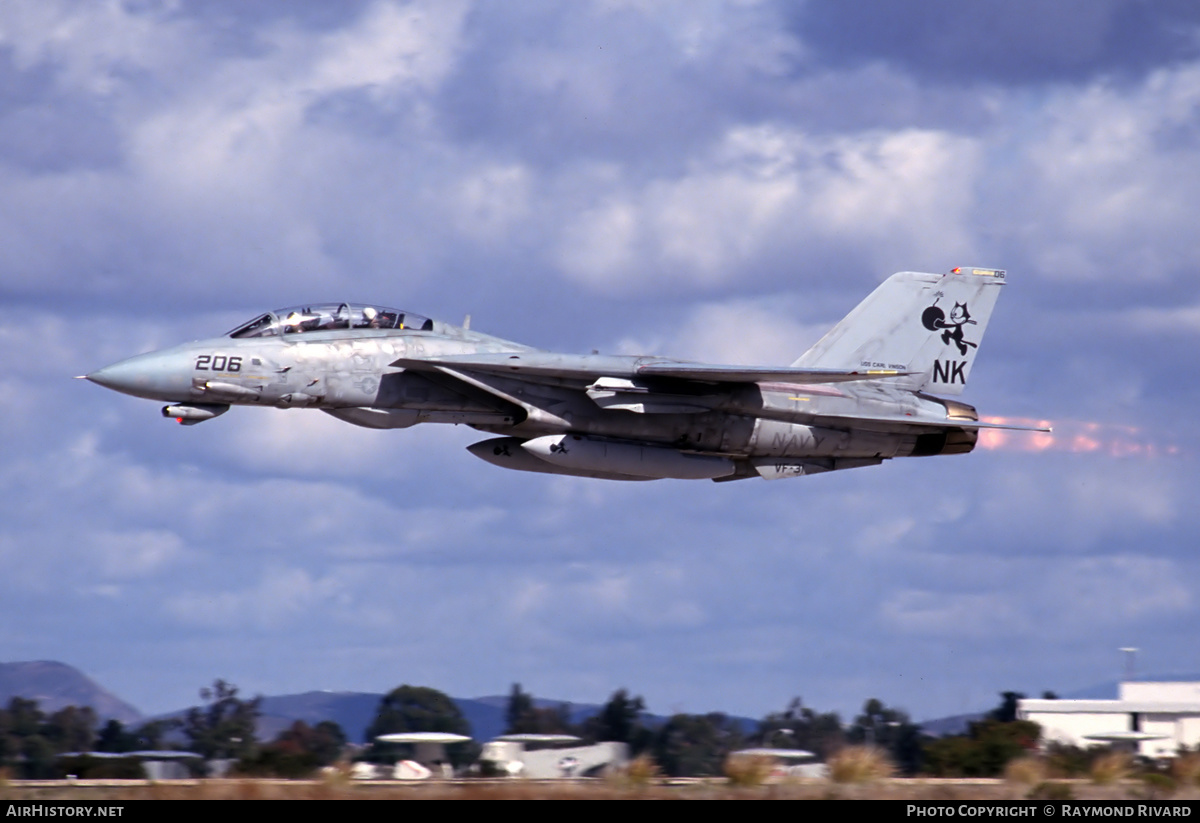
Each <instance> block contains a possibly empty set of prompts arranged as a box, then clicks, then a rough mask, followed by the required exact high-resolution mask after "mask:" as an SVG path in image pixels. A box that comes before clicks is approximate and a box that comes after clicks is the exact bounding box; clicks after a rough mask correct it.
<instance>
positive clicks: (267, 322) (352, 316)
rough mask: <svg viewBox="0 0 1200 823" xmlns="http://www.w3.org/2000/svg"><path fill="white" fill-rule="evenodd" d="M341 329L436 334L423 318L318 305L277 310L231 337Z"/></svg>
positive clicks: (357, 306)
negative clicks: (432, 332) (414, 331)
mask: <svg viewBox="0 0 1200 823" xmlns="http://www.w3.org/2000/svg"><path fill="white" fill-rule="evenodd" d="M339 329H414V330H417V331H432V330H433V321H432V320H430V319H429V318H428V317H422V316H421V315H419V314H412V313H411V312H403V311H400V310H399V309H389V308H387V307H386V306H369V305H366V304H363V303H315V304H312V305H308V306H290V307H288V308H286V309H276V310H275V311H272V312H267V313H266V314H264V315H262V316H260V317H256V318H254V319H253V320H251V321H250V322H248V323H243V324H242V325H240V326H238V327H237V328H236V329H234V330H233V331H231V332H229V335H228V336H229V337H238V338H242V337H276V336H282V335H287V334H300V333H303V332H313V331H337V330H339Z"/></svg>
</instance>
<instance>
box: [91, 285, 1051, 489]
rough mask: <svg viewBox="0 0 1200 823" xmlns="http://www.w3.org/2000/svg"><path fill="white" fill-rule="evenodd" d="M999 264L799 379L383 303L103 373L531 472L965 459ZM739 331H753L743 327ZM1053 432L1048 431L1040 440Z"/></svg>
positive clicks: (911, 296) (902, 296)
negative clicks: (404, 431) (443, 318)
mask: <svg viewBox="0 0 1200 823" xmlns="http://www.w3.org/2000/svg"><path fill="white" fill-rule="evenodd" d="M1004 282H1005V276H1004V272H1003V271H1001V270H998V269H983V268H969V267H963V268H956V269H954V270H952V271H951V272H950V273H948V274H944V275H941V274H923V273H918V272H901V273H899V274H894V275H892V276H891V277H890V278H888V279H887V280H886V281H884V283H883V284H881V285H880V286H879V287H878V288H877V289H876V290H875V291H874V292H872V293H871V294H870V295H869V296H868V297H867V298H866V299H865V300H864V301H863V302H862V303H861V304H859V306H858V307H857V308H856V309H854V311H852V312H851V313H850V314H849V315H848V316H847V317H846V318H845V319H844V320H842V321H841V322H840V323H838V324H837V325H836V326H835V327H834V328H833V329H832V330H831V331H830V332H829V333H828V334H826V335H825V336H824V337H823V338H822V339H821V340H820V341H819V342H818V343H817V344H816V345H815V346H813V347H812V348H811V349H809V350H808V351H807V352H805V353H804V355H803V356H801V357H800V359H799V360H797V361H796V362H795V363H793V364H792V365H791V366H788V367H779V368H772V367H755V366H721V365H710V364H704V363H690V362H685V361H680V360H672V359H668V358H665V357H637V356H617V355H598V354H593V355H573V354H556V353H553V352H547V351H541V350H539V349H535V348H531V347H529V346H524V345H521V344H519V343H513V342H510V341H508V340H502V339H500V338H498V337H492V336H490V335H486V334H481V333H480V332H477V331H474V330H472V329H470V328H468V326H469V323H466V324H464V325H463V326H453V325H449V324H447V323H442V322H440V321H437V320H431V319H429V318H427V317H421V316H419V315H415V314H412V313H409V312H405V311H400V310H397V309H391V308H386V307H384V306H377V305H364V304H358V303H329V304H319V305H318V304H314V305H308V306H297V307H293V308H286V309H280V310H278V311H273V312H268V313H266V314H263V315H261V316H259V317H256V318H254V319H253V320H251V321H249V322H248V323H245V324H243V325H241V326H238V327H237V328H236V329H234V330H233V331H231V332H229V333H228V334H226V335H225V336H223V337H217V338H213V339H211V340H201V341H198V342H195V343H187V344H185V345H182V346H177V347H175V348H172V349H167V350H164V351H159V352H153V353H151V354H142V355H138V356H137V357H131V358H129V359H128V360H123V361H121V362H119V363H115V364H113V365H111V366H107V367H105V368H103V369H100V370H99V371H96V372H93V373H91V374H89V375H86V377H87V379H88V380H91V381H92V382H94V383H98V384H100V385H101V386H106V387H108V388H110V389H115V390H116V391H120V392H124V393H126V394H131V395H134V396H135V397H145V398H148V399H151V400H163V401H167V402H168V403H169V405H167V406H166V407H165V408H163V410H162V413H163V416H165V417H168V418H174V419H175V420H178V421H179V422H180V423H182V424H184V425H194V424H196V423H200V422H203V421H205V420H209V419H211V418H214V417H216V416H218V415H220V414H224V413H225V412H226V411H227V410H228V409H229V407H230V406H231V405H240V406H275V407H277V408H315V409H320V410H321V411H323V412H325V413H326V414H329V415H332V416H333V417H336V418H338V419H339V420H344V421H346V422H347V423H353V424H355V425H357V426H365V427H367V428H372V429H400V428H406V427H408V426H412V425H415V424H417V423H463V424H466V425H468V426H471V427H473V428H475V429H478V430H480V431H484V432H490V433H492V434H497V435H502V436H500V437H495V438H491V439H488V440H483V441H481V442H479V443H475V444H474V445H472V446H469V447H468V448H469V450H470V452H471V453H472V454H474V455H476V456H478V457H481V458H483V459H484V460H486V461H487V462H489V463H493V464H495V465H497V466H502V467H504V468H508V469H517V470H519V471H534V472H548V473H551V474H567V475H576V476H582V477H597V478H603V479H608V480H656V479H661V478H681V479H696V478H711V479H712V480H717V481H724V480H737V479H740V478H744V477H765V478H768V479H776V478H783V477H797V476H800V475H808V474H816V473H819V472H827V471H836V470H838V469H850V468H857V467H860V466H872V465H876V464H878V463H882V462H883V461H884V460H887V459H889V458H892V457H918V456H926V455H937V454H963V453H966V452H969V451H971V449H972V448H974V446H975V442H976V440H977V438H978V436H979V430H980V429H982V428H1016V429H1020V428H1026V427H1022V426H1005V425H997V424H991V423H985V422H981V421H980V420H979V416H978V415H977V414H976V411H975V409H974V408H973V407H972V406H968V405H966V404H965V403H960V402H958V401H955V400H947V399H942V398H938V397H934V396H933V393H937V394H942V395H958V394H960V393H961V392H962V390H963V388H964V387H965V386H966V384H967V378H968V377H969V376H970V374H971V365H972V363H974V361H975V355H976V354H977V353H978V351H979V344H980V341H981V340H982V338H983V333H984V330H985V329H986V328H987V322H988V318H989V317H990V316H991V313H992V308H993V307H994V306H995V304H996V298H997V297H998V296H999V293H1000V288H1001V287H1002V286H1003V285H1004ZM730 320H731V324H730V326H729V328H727V329H724V330H722V331H723V333H729V334H736V333H737V318H730ZM1036 430H1038V431H1048V429H1036Z"/></svg>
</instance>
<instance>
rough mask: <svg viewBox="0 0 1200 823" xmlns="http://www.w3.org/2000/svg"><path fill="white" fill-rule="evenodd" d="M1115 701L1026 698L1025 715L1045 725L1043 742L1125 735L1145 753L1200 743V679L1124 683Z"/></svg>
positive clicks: (1164, 753) (1020, 711)
mask: <svg viewBox="0 0 1200 823" xmlns="http://www.w3.org/2000/svg"><path fill="white" fill-rule="evenodd" d="M1118 694H1119V697H1118V699H1116V700H1022V701H1020V703H1019V704H1018V706H1017V716H1018V717H1019V718H1020V719H1021V720H1032V721H1033V722H1034V723H1037V724H1038V725H1040V726H1041V727H1042V745H1046V744H1048V743H1064V744H1067V745H1071V746H1080V747H1083V748H1087V747H1088V746H1095V745H1098V744H1103V742H1104V741H1110V742H1113V741H1120V740H1122V739H1123V740H1125V741H1127V742H1128V743H1129V744H1130V745H1132V746H1133V747H1135V750H1136V751H1137V753H1138V754H1141V755H1144V756H1146V757H1173V756H1174V755H1175V753H1176V752H1177V751H1178V750H1179V747H1180V746H1188V747H1192V748H1194V747H1196V746H1197V745H1200V682H1192V683H1154V682H1130V683H1122V684H1120V690H1119V692H1118Z"/></svg>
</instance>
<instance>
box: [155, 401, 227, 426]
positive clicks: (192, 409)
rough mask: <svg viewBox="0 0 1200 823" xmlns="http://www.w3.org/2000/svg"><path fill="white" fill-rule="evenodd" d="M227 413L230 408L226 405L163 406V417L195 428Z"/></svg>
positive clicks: (187, 404) (181, 404)
mask: <svg viewBox="0 0 1200 823" xmlns="http://www.w3.org/2000/svg"><path fill="white" fill-rule="evenodd" d="M227 411H229V406H227V405H225V404H224V403H175V404H174V405H171V406H163V410H162V415H163V417H170V418H173V419H175V420H178V421H179V422H180V423H182V424H183V425H185V426H194V425H196V424H197V423H203V422H204V421H205V420H212V419H213V418H214V417H220V416H221V415H222V414H224V413H225V412H227Z"/></svg>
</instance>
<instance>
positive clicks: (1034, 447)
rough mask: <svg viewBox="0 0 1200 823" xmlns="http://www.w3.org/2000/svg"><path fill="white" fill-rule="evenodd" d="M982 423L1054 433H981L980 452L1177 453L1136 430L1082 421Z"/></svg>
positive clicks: (1002, 419) (988, 419)
mask: <svg viewBox="0 0 1200 823" xmlns="http://www.w3.org/2000/svg"><path fill="white" fill-rule="evenodd" d="M980 420H982V421H984V422H985V423H998V424H1006V425H1015V426H1049V427H1051V428H1052V429H1054V431H1053V432H1050V433H1046V432H1022V431H1008V430H1005V429H981V430H980V431H979V443H978V446H979V448H982V449H992V450H997V451H1022V452H1044V451H1057V452H1073V453H1076V454H1086V453H1095V454H1105V455H1109V456H1110V457H1163V456H1166V455H1173V454H1178V453H1179V447H1178V446H1176V445H1174V444H1162V443H1154V442H1152V441H1151V438H1150V435H1148V434H1147V433H1146V432H1144V431H1143V430H1142V429H1141V428H1140V427H1138V426H1123V425H1118V424H1116V423H1093V422H1089V421H1085V420H1059V421H1055V422H1050V421H1047V420H1033V419H1031V418H1027V417H981V418H980Z"/></svg>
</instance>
